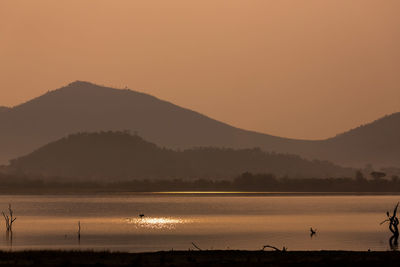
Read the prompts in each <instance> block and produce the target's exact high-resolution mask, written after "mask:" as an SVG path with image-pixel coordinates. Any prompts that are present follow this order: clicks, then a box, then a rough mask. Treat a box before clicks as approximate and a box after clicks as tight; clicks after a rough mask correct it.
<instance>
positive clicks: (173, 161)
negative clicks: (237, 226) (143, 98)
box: [7, 132, 354, 180]
mask: <svg viewBox="0 0 400 267" xmlns="http://www.w3.org/2000/svg"><path fill="white" fill-rule="evenodd" d="M7 169H8V170H7V171H8V172H11V173H16V174H24V175H32V176H35V177H37V176H41V177H65V178H78V179H91V180H99V179H100V180H107V179H111V180H127V179H133V178H137V179H142V178H154V179H174V178H180V179H199V178H205V179H217V180H218V179H232V178H234V177H235V176H237V175H239V174H241V173H244V172H247V171H250V172H254V173H272V174H275V175H277V176H289V177H295V178H300V177H303V178H310V177H318V178H327V177H332V176H335V177H343V176H352V175H353V174H354V170H352V169H346V168H342V167H339V166H337V165H334V164H332V163H329V162H326V161H309V160H305V159H302V158H300V157H299V156H294V155H288V154H276V153H267V152H263V151H261V150H260V149H257V148H254V149H240V150H234V149H228V148H212V147H208V148H206V147H204V148H194V149H188V150H183V151H174V150H171V149H166V148H160V147H158V146H157V145H155V144H153V143H150V142H147V141H145V140H144V139H142V138H141V137H139V136H138V135H131V134H130V133H128V132H100V133H79V134H74V135H71V136H68V137H66V138H62V139H61V140H58V141H56V142H52V143H50V144H48V145H45V146H43V147H41V148H39V149H38V150H36V151H34V152H32V153H30V154H29V155H26V156H23V157H20V158H17V159H14V160H12V161H11V164H10V165H9V167H8V168H7Z"/></svg>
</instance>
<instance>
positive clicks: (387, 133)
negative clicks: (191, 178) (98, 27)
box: [0, 81, 400, 166]
mask: <svg viewBox="0 0 400 267" xmlns="http://www.w3.org/2000/svg"><path fill="white" fill-rule="evenodd" d="M399 125H400V113H395V114H392V115H390V116H386V117H384V118H381V119H379V120H377V121H375V122H373V123H371V124H367V125H364V126H362V127H359V128H356V129H354V130H351V131H349V132H346V133H343V134H340V135H337V136H336V137H333V138H329V139H326V140H318V141H308V140H295V139H288V138H281V137H276V136H272V135H267V134H262V133H257V132H252V131H246V130H242V129H239V128H235V127H232V126H230V125H228V124H225V123H222V122H219V121H216V120H214V119H211V118H209V117H207V116H204V115H202V114H200V113H197V112H194V111H191V110H188V109H185V108H181V107H179V106H176V105H174V104H172V103H169V102H166V101H163V100H160V99H157V98H156V97H153V96H150V95H148V94H144V93H139V92H136V91H131V90H121V89H113V88H108V87H103V86H99V85H95V84H92V83H88V82H81V81H77V82H73V83H71V84H69V85H67V86H65V87H62V88H60V89H57V90H54V91H50V92H48V93H46V94H44V95H42V96H40V97H37V98H35V99H32V100H31V101H28V102H26V103H24V104H21V105H18V106H16V107H13V108H10V109H7V112H0V162H3V163H5V162H7V161H8V160H10V159H12V158H16V157H18V156H22V155H25V154H28V153H30V152H32V151H33V150H34V149H37V148H39V147H41V146H43V145H45V144H47V143H49V142H52V141H55V140H58V139H59V138H61V137H64V136H66V135H69V134H73V133H77V132H98V131H109V130H111V131H121V130H130V131H131V132H137V133H138V134H139V135H141V136H143V137H144V138H145V139H146V140H149V141H150V142H153V143H155V144H157V145H160V146H166V147H170V148H180V149H186V148H192V147H196V146H215V147H231V148H250V147H260V148H261V149H263V150H265V151H276V152H279V153H291V154H297V155H300V156H302V157H305V158H308V159H321V160H330V161H333V162H335V163H338V164H342V165H346V166H364V165H365V164H367V163H372V164H377V165H385V166H400V153H399V151H400V141H399V140H400V129H399V127H400V126H399Z"/></svg>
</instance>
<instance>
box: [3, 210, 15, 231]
mask: <svg viewBox="0 0 400 267" xmlns="http://www.w3.org/2000/svg"><path fill="white" fill-rule="evenodd" d="M1 213H2V214H3V217H4V220H5V224H6V229H7V232H12V225H13V223H14V222H15V220H16V219H17V218H14V217H13V214H14V212H13V210H12V209H11V204H8V214H5V213H4V211H2V212H1Z"/></svg>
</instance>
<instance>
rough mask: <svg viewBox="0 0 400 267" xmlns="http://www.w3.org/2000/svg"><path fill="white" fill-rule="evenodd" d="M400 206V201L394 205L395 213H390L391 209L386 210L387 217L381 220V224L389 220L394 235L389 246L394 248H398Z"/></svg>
mask: <svg viewBox="0 0 400 267" xmlns="http://www.w3.org/2000/svg"><path fill="white" fill-rule="evenodd" d="M398 207H399V203H397V205H396V206H395V207H394V209H393V213H392V214H390V212H389V211H387V212H386V216H387V219H386V220H384V221H383V222H381V224H383V223H386V222H388V223H389V230H390V232H391V233H392V236H391V237H390V239H389V246H390V248H391V249H392V250H397V249H398V239H399V228H398V225H399V219H398V218H397V209H398Z"/></svg>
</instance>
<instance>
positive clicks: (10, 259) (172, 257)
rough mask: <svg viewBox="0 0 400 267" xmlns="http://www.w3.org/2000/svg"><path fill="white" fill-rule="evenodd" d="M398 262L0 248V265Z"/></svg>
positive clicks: (346, 255) (339, 256)
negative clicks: (12, 249)
mask: <svg viewBox="0 0 400 267" xmlns="http://www.w3.org/2000/svg"><path fill="white" fill-rule="evenodd" d="M399 261H400V253H399V252H397V251H383V252H381V251H371V252H360V251H285V252H282V251H248V250H204V251H193V250H192V251H158V252H142V253H124V252H108V251H100V252H94V251H62V250H38V251H34V250H31V251H15V252H7V251H0V266H10V265H12V266H34V265H35V266H149V267H151V266H175V267H180V266H215V267H217V266H293V265H296V266H310V265H312V266H340V265H345V266H348V265H349V264H350V263H351V264H352V265H355V266H359V265H363V266H383V265H384V264H390V265H392V264H395V263H396V262H399Z"/></svg>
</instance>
